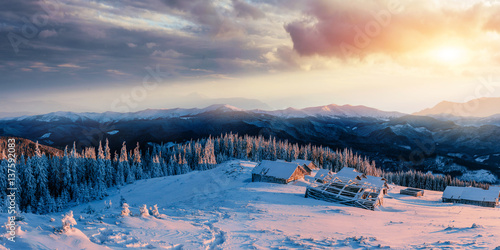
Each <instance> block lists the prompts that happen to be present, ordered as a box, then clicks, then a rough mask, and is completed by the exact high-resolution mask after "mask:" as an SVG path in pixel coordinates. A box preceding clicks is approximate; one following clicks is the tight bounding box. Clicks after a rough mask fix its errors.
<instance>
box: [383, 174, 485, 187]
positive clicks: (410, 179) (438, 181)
mask: <svg viewBox="0 0 500 250" xmlns="http://www.w3.org/2000/svg"><path fill="white" fill-rule="evenodd" d="M382 176H383V177H384V178H385V179H386V180H387V182H388V183H394V184H396V185H400V186H405V187H413V188H420V189H427V190H435V191H444V189H445V188H446V187H447V186H460V187H468V186H472V187H479V188H483V189H488V188H489V184H486V183H478V182H476V181H462V180H459V179H457V178H453V177H451V176H450V175H433V174H431V173H425V174H424V173H422V172H419V171H413V170H410V171H407V172H397V173H391V172H386V173H383V175H382Z"/></svg>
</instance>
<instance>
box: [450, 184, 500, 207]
mask: <svg viewBox="0 0 500 250" xmlns="http://www.w3.org/2000/svg"><path fill="white" fill-rule="evenodd" d="M499 199H500V190H498V189H496V188H493V189H489V190H484V189H481V188H475V187H455V186H447V187H446V189H445V190H444V192H443V196H442V200H443V202H453V203H462V204H470V205H476V206H483V207H496V206H498V205H499Z"/></svg>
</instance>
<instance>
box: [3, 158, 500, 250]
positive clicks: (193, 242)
mask: <svg viewBox="0 0 500 250" xmlns="http://www.w3.org/2000/svg"><path fill="white" fill-rule="evenodd" d="M254 166H255V163H252V162H245V161H231V162H227V163H224V164H220V166H218V167H217V168H215V169H212V170H209V171H204V172H191V173H188V174H185V175H180V176H169V177H162V178H155V179H149V180H142V181H137V182H135V183H134V184H131V185H127V186H124V187H122V188H121V189H111V190H109V193H110V196H109V197H107V199H106V200H111V201H112V204H113V205H112V207H111V208H105V205H104V201H95V202H91V203H87V204H82V205H79V206H76V207H73V208H71V210H73V211H74V214H75V219H76V221H77V223H78V224H77V225H76V226H75V228H74V230H73V231H71V232H68V233H66V234H58V233H54V229H53V227H59V226H60V225H61V218H62V217H61V214H62V213H61V214H50V215H31V214H30V215H25V217H26V218H25V220H24V221H23V222H21V230H22V232H21V233H20V236H19V237H18V238H17V239H16V242H15V243H12V242H9V241H7V240H6V239H5V238H4V237H2V241H1V242H0V243H1V245H0V248H7V249H56V248H57V249H125V248H136V249H137V248H145V249H327V248H339V249H371V248H375V249H377V248H389V247H390V248H391V249H415V248H417V249H495V248H498V249H500V247H499V246H500V208H483V207H476V206H470V205H463V204H448V203H442V202H441V201H440V199H441V194H442V193H441V192H435V191H427V190H426V191H425V196H423V197H419V198H416V197H411V196H403V195H400V194H399V190H400V187H398V186H391V190H390V191H389V194H388V195H387V196H385V200H384V205H383V206H382V207H379V208H378V209H377V210H376V211H369V210H364V209H360V208H355V207H348V206H344V205H339V204H334V203H327V202H323V201H319V200H314V199H308V198H304V192H305V185H306V182H304V181H297V182H295V183H290V184H288V185H280V184H271V183H252V182H251V174H250V172H251V170H252V168H253V167H254ZM120 196H123V197H124V198H125V199H126V201H127V203H128V204H130V206H131V208H130V210H131V211H132V213H133V216H132V217H121V216H120V212H121V208H120V207H119V203H120V202H119V201H120ZM89 204H90V205H91V206H92V208H93V209H95V211H96V212H95V213H93V214H87V213H86V212H84V210H85V209H86V208H87V207H88V206H89ZM142 204H147V206H148V207H152V206H153V205H155V204H157V205H158V207H159V211H160V213H161V214H162V215H161V217H160V218H155V217H153V216H149V217H141V216H139V215H138V214H139V207H140V206H141V205H142ZM51 218H54V219H55V221H51ZM0 219H1V220H2V221H7V214H0ZM2 230H4V231H3V232H5V229H2ZM2 246H3V247H2Z"/></svg>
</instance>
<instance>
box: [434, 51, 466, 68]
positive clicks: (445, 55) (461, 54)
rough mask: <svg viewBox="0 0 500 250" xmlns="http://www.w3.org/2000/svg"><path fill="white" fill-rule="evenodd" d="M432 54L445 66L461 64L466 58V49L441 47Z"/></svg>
mask: <svg viewBox="0 0 500 250" xmlns="http://www.w3.org/2000/svg"><path fill="white" fill-rule="evenodd" d="M432 53H433V55H432V56H433V57H434V58H435V60H436V61H437V62H440V63H443V64H457V63H461V62H463V61H464V60H465V57H466V52H465V49H463V48H461V47H441V48H438V49H436V50H434V51H433V52H432Z"/></svg>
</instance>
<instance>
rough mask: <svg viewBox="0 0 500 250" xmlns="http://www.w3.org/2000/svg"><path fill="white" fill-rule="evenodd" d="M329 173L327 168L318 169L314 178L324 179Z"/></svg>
mask: <svg viewBox="0 0 500 250" xmlns="http://www.w3.org/2000/svg"><path fill="white" fill-rule="evenodd" d="M331 173H332V172H331V171H330V170H328V169H320V170H318V172H316V175H315V176H314V178H315V179H317V180H324V179H325V178H326V177H327V176H328V175H330V174H331Z"/></svg>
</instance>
